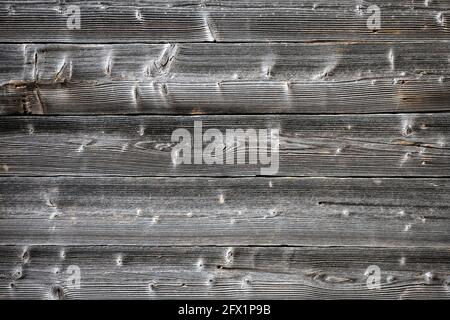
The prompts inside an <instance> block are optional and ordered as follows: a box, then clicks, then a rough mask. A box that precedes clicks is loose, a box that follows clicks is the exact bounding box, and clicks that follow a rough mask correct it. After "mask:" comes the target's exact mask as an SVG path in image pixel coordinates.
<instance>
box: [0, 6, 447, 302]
mask: <svg viewBox="0 0 450 320" xmlns="http://www.w3.org/2000/svg"><path fill="white" fill-rule="evenodd" d="M71 5H76V6H79V7H80V9H81V29H79V30H70V29H69V28H68V25H67V21H68V18H69V16H68V14H67V9H68V8H70V7H69V6H71ZM371 5H377V6H378V7H379V8H380V10H381V21H380V22H381V28H380V29H379V30H371V29H370V28H368V25H367V23H368V19H369V17H370V16H371V14H372V13H371V12H369V10H368V9H369V7H370V6H371ZM449 19H450V1H448V0H377V1H376V3H375V2H372V1H370V2H367V1H359V0H358V1H355V0H302V1H298V0H238V1H236V0H130V1H119V0H106V1H103V0H100V1H99V0H85V1H81V0H27V1H26V0H0V30H1V31H0V299H27V298H34V299H63V298H64V299H92V298H96V299H99V298H101V299H117V298H125V299H193V298H201V299H274V298H279V299H311V298H323V299H333V298H341V299H342V298H356V299H361V298H374V299H450V287H449V281H450V271H449V270H450V251H449V248H450V238H449V237H450V223H449V219H450V216H449V213H450V210H449V208H450V201H449V199H450V153H449V152H448V150H449V147H448V144H449V143H450V140H449V139H450V81H449V80H450V33H449V29H448V21H449ZM194 121H202V122H203V131H206V130H207V129H212V128H214V129H219V130H221V131H222V132H223V133H225V130H226V129H239V128H242V129H249V128H252V129H278V130H279V137H280V155H279V156H280V158H279V159H280V164H279V168H280V169H279V171H278V173H277V175H276V176H273V177H268V176H263V174H262V173H261V167H262V166H261V165H204V164H202V165H183V164H181V165H175V164H174V162H173V161H172V158H171V151H172V150H173V148H174V146H175V143H173V142H172V141H171V135H172V132H173V131H174V130H175V129H178V128H187V129H189V130H191V132H192V131H193V125H194ZM205 145H206V144H205ZM223 148H224V151H233V152H235V153H239V152H242V151H239V149H238V148H237V147H236V146H235V145H224V146H223ZM371 265H372V266H378V267H379V268H380V270H381V284H380V288H378V289H375V290H370V289H369V287H368V286H367V281H368V278H369V276H370V275H371V273H370V272H368V271H367V268H368V267H369V266H371ZM71 266H77V267H79V268H80V271H81V286H80V287H79V288H73V286H71V284H70V283H69V282H68V277H69V274H68V273H67V272H68V269H69V268H70V267H71Z"/></svg>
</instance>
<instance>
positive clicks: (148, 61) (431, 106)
mask: <svg viewBox="0 0 450 320" xmlns="http://www.w3.org/2000/svg"><path fill="white" fill-rule="evenodd" d="M0 48H2V50H1V51H0V52H2V53H1V54H0V61H1V62H2V64H0V83H2V84H3V85H2V86H1V90H0V101H1V105H0V113H1V114H6V115H11V114H13V115H14V114H59V115H64V114H67V115H70V114H175V115H176V114H184V115H188V114H255V113H287V114H292V113H304V114H313V113H316V114H317V113H324V114H329V113H331V114H337V113H381V112H416V111H420V112H424V111H425V112H430V111H448V110H449V100H450V96H449V92H450V89H449V83H450V82H449V81H448V79H449V78H450V64H449V62H448V52H449V51H450V47H449V45H448V44H442V43H439V44H438V43H435V44H434V45H433V46H432V53H431V54H430V45H429V44H426V45H425V44H419V43H416V44H386V45H383V44H348V45H336V44H331V45H330V44H316V45H299V44H283V45H281V44H271V45H269V44H175V45H1V46H0ZM223 52H226V53H227V54H225V55H224V54H223Z"/></svg>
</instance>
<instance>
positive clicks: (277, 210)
mask: <svg viewBox="0 0 450 320" xmlns="http://www.w3.org/2000/svg"><path fill="white" fill-rule="evenodd" d="M0 194H1V200H2V201H1V206H0V220H1V224H0V244H1V245H110V244H114V245H154V246H168V245H187V246H189V245H193V246H195V245H225V246H227V245H296V246H299V245H301V246H375V247H397V246H404V247H417V246H419V247H420V246H422V247H425V246H428V247H433V248H437V247H442V248H447V249H448V247H449V243H450V223H449V219H450V215H449V202H448V198H449V195H450V180H448V179H331V178H311V179H309V178H308V179H298V178H273V179H270V178H245V179H224V178H219V179H210V178H17V177H12V178H1V179H0Z"/></svg>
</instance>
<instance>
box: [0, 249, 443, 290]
mask: <svg viewBox="0 0 450 320" xmlns="http://www.w3.org/2000/svg"><path fill="white" fill-rule="evenodd" d="M0 254H1V256H2V257H4V259H2V260H0V273H1V274H2V277H1V278H0V297H1V298H2V299H30V298H32V299H318V298H322V299H448V298H449V297H450V288H449V276H450V273H449V269H448V265H449V263H450V253H449V251H448V250H447V249H431V248H430V249H420V248H419V249H407V248H393V249H389V248H370V249H368V248H339V247H338V248H258V247H256V248H248V247H230V248H220V247H192V248H187V247H168V248H167V247H166V248H156V247H126V246H118V247H115V246H106V247H93V246H86V247H76V246H75V247H73V246H68V247H57V246H50V247H41V246H31V247H25V248H24V247H18V246H11V247H5V246H1V247H0ZM371 265H376V266H378V267H379V268H380V270H381V274H380V276H381V278H380V288H379V289H368V287H367V285H366V283H367V281H368V277H369V274H368V272H367V268H368V267H369V266H371ZM74 266H76V267H78V268H79V271H80V276H81V278H80V282H79V285H80V286H79V287H76V286H74V285H73V284H72V285H71V283H70V274H68V270H73V269H69V268H70V267H71V268H73V267H74Z"/></svg>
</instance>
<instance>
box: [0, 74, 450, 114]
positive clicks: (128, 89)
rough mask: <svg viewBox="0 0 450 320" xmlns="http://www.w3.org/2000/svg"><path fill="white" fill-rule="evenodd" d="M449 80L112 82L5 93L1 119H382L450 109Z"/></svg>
mask: <svg viewBox="0 0 450 320" xmlns="http://www.w3.org/2000/svg"><path fill="white" fill-rule="evenodd" d="M448 79H449V78H432V77H431V78H426V79H425V78H421V79H408V78H401V79H400V80H398V79H393V80H385V79H381V80H358V81H344V82H328V81H312V82H303V81H300V82H294V81H252V80H251V81H246V80H236V81H221V82H219V83H218V82H203V83H200V82H197V83H189V82H187V81H181V82H178V81H168V82H165V81H161V82H160V81H155V82H149V81H107V82H96V81H87V82H72V83H60V84H43V85H35V84H33V83H31V84H29V83H17V84H10V85H5V86H3V88H2V89H0V114H1V115H8V116H9V115H21V114H26V115H27V114H46V115H126V114H129V115H139V114H142V115H143V114H154V115H202V114H203V115H207V114H210V115H220V114H376V113H414V112H445V111H450V107H449V106H450V104H449V101H450V81H448Z"/></svg>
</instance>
